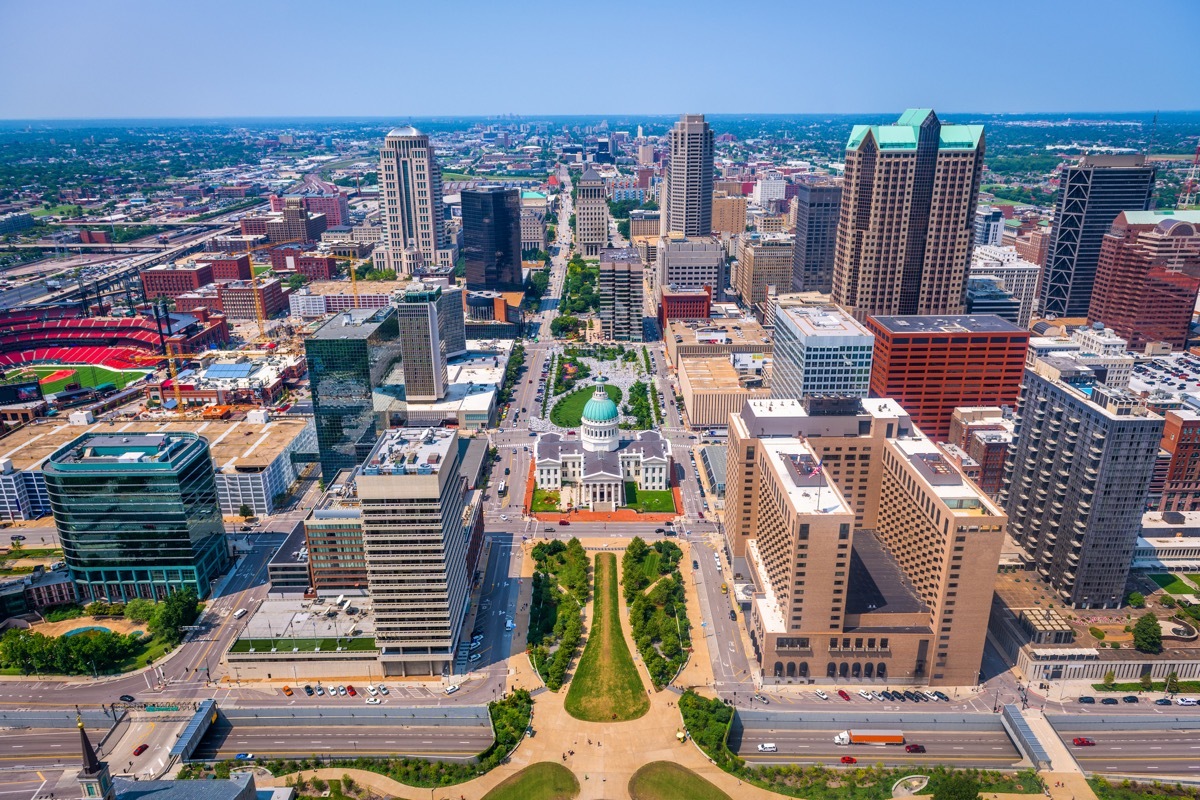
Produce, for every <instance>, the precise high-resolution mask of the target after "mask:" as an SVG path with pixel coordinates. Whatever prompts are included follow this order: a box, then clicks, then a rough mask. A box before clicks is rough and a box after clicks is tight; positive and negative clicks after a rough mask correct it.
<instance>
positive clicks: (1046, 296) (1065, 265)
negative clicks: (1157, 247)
mask: <svg viewBox="0 0 1200 800" xmlns="http://www.w3.org/2000/svg"><path fill="white" fill-rule="evenodd" d="M1154 175H1155V170H1154V167H1150V166H1146V157H1145V156H1142V155H1132V156H1102V155H1096V156H1084V157H1083V158H1081V159H1080V160H1079V163H1078V164H1076V165H1075V166H1073V167H1068V168H1067V169H1064V170H1063V171H1062V175H1061V177H1060V178H1059V184H1058V203H1057V205H1056V206H1055V209H1054V233H1053V234H1052V235H1051V239H1050V251H1049V253H1048V254H1047V256H1046V271H1045V274H1044V275H1043V276H1042V294H1041V301H1042V302H1041V307H1040V311H1041V313H1042V314H1043V315H1044V316H1055V317H1086V316H1087V313H1088V305H1089V303H1090V302H1091V299H1092V286H1093V284H1094V283H1095V280H1096V265H1097V263H1098V262H1099V260H1100V243H1101V241H1102V240H1103V239H1104V234H1106V233H1108V230H1109V228H1111V227H1112V224H1113V220H1115V219H1116V218H1117V215H1118V214H1120V213H1121V212H1122V211H1145V210H1146V209H1148V208H1150V197H1151V193H1152V192H1153V191H1154Z"/></svg>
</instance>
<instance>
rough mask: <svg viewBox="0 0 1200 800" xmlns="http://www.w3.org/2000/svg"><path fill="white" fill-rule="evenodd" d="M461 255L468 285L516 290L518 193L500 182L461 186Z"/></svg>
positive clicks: (521, 285) (518, 268)
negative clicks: (498, 183)
mask: <svg viewBox="0 0 1200 800" xmlns="http://www.w3.org/2000/svg"><path fill="white" fill-rule="evenodd" d="M462 224H463V240H464V244H463V257H464V259H465V260H466V262H467V288H468V289H490V290H493V291H497V292H519V291H521V290H522V289H524V288H525V287H524V282H523V281H522V280H521V193H520V191H518V190H517V189H506V188H504V187H503V186H480V187H478V188H475V189H463V190H462Z"/></svg>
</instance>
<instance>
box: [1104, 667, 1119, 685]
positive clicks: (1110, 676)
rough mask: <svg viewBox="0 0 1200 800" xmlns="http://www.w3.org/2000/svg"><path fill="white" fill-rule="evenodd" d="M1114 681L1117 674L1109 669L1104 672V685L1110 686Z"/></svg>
mask: <svg viewBox="0 0 1200 800" xmlns="http://www.w3.org/2000/svg"><path fill="white" fill-rule="evenodd" d="M1116 682H1117V674H1116V673H1115V672H1113V671H1112V670H1111V669H1110V670H1109V671H1108V672H1106V673H1104V685H1105V686H1112V685H1113V684H1114V683H1116Z"/></svg>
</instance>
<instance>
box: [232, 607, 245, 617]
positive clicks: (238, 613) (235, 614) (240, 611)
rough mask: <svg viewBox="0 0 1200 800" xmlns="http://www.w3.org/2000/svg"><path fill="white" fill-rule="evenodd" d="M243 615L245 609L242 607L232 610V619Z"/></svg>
mask: <svg viewBox="0 0 1200 800" xmlns="http://www.w3.org/2000/svg"><path fill="white" fill-rule="evenodd" d="M244 616H246V609H244V608H239V609H238V610H237V611H235V612H233V618H234V619H241V618H242V617H244Z"/></svg>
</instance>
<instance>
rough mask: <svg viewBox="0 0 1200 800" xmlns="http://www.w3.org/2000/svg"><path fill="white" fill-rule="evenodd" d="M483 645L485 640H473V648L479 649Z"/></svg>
mask: <svg viewBox="0 0 1200 800" xmlns="http://www.w3.org/2000/svg"><path fill="white" fill-rule="evenodd" d="M482 646H483V642H471V649H472V650H478V649H479V648H480V647H482Z"/></svg>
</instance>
